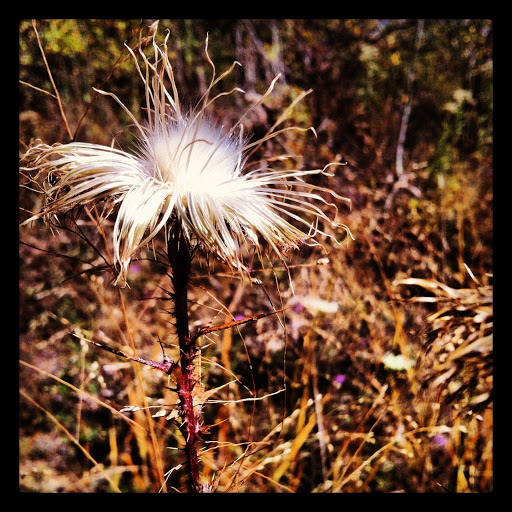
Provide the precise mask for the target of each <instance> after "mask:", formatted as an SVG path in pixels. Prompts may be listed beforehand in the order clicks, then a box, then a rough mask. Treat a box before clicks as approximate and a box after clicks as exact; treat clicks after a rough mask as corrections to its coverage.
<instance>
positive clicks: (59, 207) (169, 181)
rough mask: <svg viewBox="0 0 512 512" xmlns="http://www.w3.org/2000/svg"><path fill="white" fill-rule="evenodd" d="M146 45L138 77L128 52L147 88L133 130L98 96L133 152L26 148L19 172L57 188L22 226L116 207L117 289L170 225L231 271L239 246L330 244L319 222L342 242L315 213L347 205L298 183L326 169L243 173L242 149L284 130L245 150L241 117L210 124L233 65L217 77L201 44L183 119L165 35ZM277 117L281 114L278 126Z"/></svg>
mask: <svg viewBox="0 0 512 512" xmlns="http://www.w3.org/2000/svg"><path fill="white" fill-rule="evenodd" d="M155 37H156V34H155V35H153V47H154V49H155V56H154V61H152V62H150V61H149V59H148V58H147V56H146V55H145V54H144V53H143V51H142V50H141V49H139V53H140V56H141V57H142V60H143V63H144V68H143V69H141V68H140V67H139V64H138V60H137V58H136V55H135V53H134V52H133V51H132V50H131V49H129V50H130V52H131V53H132V55H133V57H134V60H135V63H136V66H137V70H138V72H139V75H140V77H141V78H142V80H143V81H144V83H145V86H146V109H147V112H148V117H147V120H146V122H145V123H139V122H138V120H137V119H135V117H134V116H133V115H132V114H131V112H130V111H129V110H128V109H127V108H126V107H125V106H124V104H123V103H122V102H121V101H120V100H119V99H118V98H117V97H116V96H115V95H113V94H112V93H106V92H104V91H99V92H100V93H102V94H105V95H109V96H112V97H113V98H114V99H115V100H116V101H118V103H119V104H120V105H121V106H122V108H123V109H125V111H126V112H127V113H128V114H129V115H130V117H131V119H132V120H133V122H134V124H135V126H136V127H137V129H138V144H137V147H136V150H135V151H134V152H133V153H128V152H125V151H121V150H118V149H114V148H111V147H106V146H100V145H97V144H87V143H77V142H73V143H70V144H63V145H55V146H51V147H50V146H46V145H44V144H40V145H37V146H34V147H32V148H30V149H29V151H28V152H27V154H26V155H25V158H26V160H27V161H28V162H30V163H29V167H25V168H24V169H36V170H38V171H39V172H40V173H48V174H50V173H51V174H52V175H53V176H54V178H55V177H56V178H57V181H56V183H55V184H54V185H52V186H50V187H49V188H48V190H47V191H46V203H45V207H44V208H43V209H42V210H41V211H40V212H39V213H37V214H35V215H34V216H33V217H31V218H30V219H29V220H28V221H30V220H33V219H34V218H38V217H41V216H45V217H48V216H50V215H54V214H56V213H58V212H62V211H67V210H70V209H72V208H74V207H77V206H80V205H86V204H96V203H97V202H99V201H102V200H105V199H109V200H110V201H112V202H113V203H115V204H118V205H119V209H118V212H117V218H116V222H115V225H114V232H113V245H114V265H115V267H116V268H117V270H118V276H117V278H116V281H115V283H116V284H117V283H120V284H121V285H125V284H126V279H127V276H128V268H129V264H130V261H131V258H132V257H133V256H134V253H135V252H136V251H137V250H138V249H139V248H140V247H141V246H143V245H145V244H147V242H149V241H150V240H151V239H152V238H153V237H154V236H155V235H156V234H157V233H158V232H159V231H160V230H162V228H163V227H164V226H165V225H166V223H167V222H168V221H169V220H170V219H171V218H173V219H175V220H177V221H179V222H180V223H181V226H182V229H183V230H184V232H185V234H186V236H187V237H188V239H189V240H190V241H191V242H194V243H198V244H199V245H200V246H201V247H202V248H203V249H204V250H205V251H206V252H208V253H211V254H213V255H215V256H216V257H217V258H219V259H221V260H222V261H224V262H226V263H227V264H228V265H230V266H231V267H233V268H234V269H237V270H244V269H245V270H247V265H246V262H245V261H244V258H243V253H244V249H245V248H250V247H253V248H255V249H256V251H257V252H258V253H259V254H262V253H263V252H264V251H265V250H268V251H269V252H274V253H275V254H276V255H277V256H278V257H279V258H280V259H283V258H284V255H285V252H286V251H287V250H288V249H289V248H298V247H299V246H300V245H301V244H302V243H304V242H306V243H311V244H316V243H317V242H316V240H315V239H314V237H315V235H316V234H317V233H322V234H324V235H327V236H330V237H331V238H333V239H334V240H336V239H335V237H334V236H333V235H330V234H327V233H324V232H323V231H320V230H319V228H318V226H319V223H320V221H324V222H327V223H330V224H331V225H332V226H335V227H343V228H344V229H346V230H347V232H348V233H349V234H350V232H349V231H348V228H346V226H340V225H337V224H335V223H334V221H333V220H331V219H329V218H328V217H327V216H326V214H325V213H324V212H323V210H322V209H321V206H322V204H324V205H325V204H329V205H331V206H333V207H334V208H336V207H335V206H334V205H333V204H331V203H327V202H326V200H325V199H324V195H325V194H330V195H331V196H333V197H335V198H337V199H341V200H345V201H348V200H346V199H344V198H341V197H340V196H338V195H337V194H335V193H334V192H332V191H329V190H325V189H323V188H320V187H316V186H312V185H307V184H306V183H305V182H304V181H303V178H304V177H305V176H307V175H310V174H326V168H324V169H315V170H307V171H303V170H274V169H269V168H266V167H264V168H254V169H253V170H249V169H248V168H249V165H250V164H249V165H246V157H247V155H248V154H249V151H250V150H254V148H256V147H257V146H258V145H261V143H262V142H264V141H265V140H268V139H269V138H271V137H274V136H276V135H278V134H279V133H281V132H282V131H284V130H287V129H289V128H284V129H281V130H276V127H277V124H276V125H275V126H274V127H273V128H272V130H271V131H270V132H269V133H268V134H267V135H266V136H265V137H264V138H263V139H262V140H260V141H256V142H252V143H250V144H249V143H247V141H246V140H245V139H244V138H243V137H242V132H241V122H240V121H241V119H242V118H243V117H244V116H245V115H246V114H244V116H242V118H241V119H240V121H239V122H238V123H237V124H236V125H235V126H234V127H232V128H231V129H228V128H226V127H224V126H221V125H218V124H216V123H215V122H213V121H212V120H211V118H210V117H209V115H208V114H207V110H208V109H209V108H210V107H211V105H212V104H213V103H214V101H215V100H216V99H217V98H218V97H219V96H220V95H224V94H229V93H221V94H220V95H218V96H216V97H214V98H213V99H210V94H211V91H212V89H213V87H214V86H215V85H216V84H217V83H218V82H219V80H220V79H221V78H223V77H224V76H226V75H227V74H228V73H229V72H231V70H232V69H233V68H234V65H235V64H234V65H233V66H232V67H231V68H230V69H229V70H228V71H226V72H225V73H223V74H222V75H221V76H220V77H218V78H216V77H215V67H214V66H213V63H212V62H211V60H210V58H209V56H208V51H207V48H208V40H207V45H206V57H207V60H208V62H209V63H210V64H211V65H212V68H213V78H212V81H211V84H210V87H209V88H208V90H207V92H206V94H205V96H204V97H203V98H202V99H201V101H200V103H199V104H198V106H197V107H196V108H195V109H194V110H192V111H190V112H187V113H184V112H183V111H182V109H181V107H180V103H179V97H178V92H177V89H176V84H175V82H174V75H173V70H172V67H171V65H170V63H169V60H168V57H167V46H166V43H167V37H168V35H167V37H166V38H165V41H164V44H163V46H162V47H160V46H158V45H157V44H156V39H155ZM166 82H167V85H166ZM274 83H275V80H274V81H273V82H272V84H271V86H270V87H269V90H268V91H267V93H266V94H265V95H264V96H263V99H264V98H265V97H266V96H267V95H268V94H269V93H270V91H271V90H272V87H273V85H274ZM237 90H239V89H234V90H233V91H230V92H234V91H237ZM285 117H286V116H281V118H280V122H282V121H283V120H284V118H285ZM327 167H328V166H327ZM291 220H293V221H295V222H294V224H292V223H291ZM28 221H26V222H28ZM297 224H299V225H302V226H303V229H300V228H299V227H297ZM262 244H263V245H262Z"/></svg>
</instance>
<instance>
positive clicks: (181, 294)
mask: <svg viewBox="0 0 512 512" xmlns="http://www.w3.org/2000/svg"><path fill="white" fill-rule="evenodd" d="M168 256H169V263H170V264H171V269H172V283H173V288H174V317H175V319H176V330H177V334H178V341H179V346H180V368H181V376H180V379H179V382H178V389H179V396H180V401H181V407H182V410H183V426H182V433H183V435H184V437H185V451H186V454H187V462H188V477H189V488H190V490H191V491H192V492H199V489H200V488H199V458H198V453H197V440H198V432H199V430H200V428H199V424H198V413H196V411H195V409H194V394H193V391H194V386H195V384H196V382H195V372H194V366H195V364H194V359H195V357H196V346H195V341H196V339H191V338H190V332H189V326H188V303H187V286H188V281H189V278H190V267H191V261H192V255H191V249H190V245H189V243H188V240H187V239H186V238H185V236H184V234H183V231H182V229H181V226H180V224H179V223H178V222H174V223H173V224H172V225H171V226H170V234H169V244H168Z"/></svg>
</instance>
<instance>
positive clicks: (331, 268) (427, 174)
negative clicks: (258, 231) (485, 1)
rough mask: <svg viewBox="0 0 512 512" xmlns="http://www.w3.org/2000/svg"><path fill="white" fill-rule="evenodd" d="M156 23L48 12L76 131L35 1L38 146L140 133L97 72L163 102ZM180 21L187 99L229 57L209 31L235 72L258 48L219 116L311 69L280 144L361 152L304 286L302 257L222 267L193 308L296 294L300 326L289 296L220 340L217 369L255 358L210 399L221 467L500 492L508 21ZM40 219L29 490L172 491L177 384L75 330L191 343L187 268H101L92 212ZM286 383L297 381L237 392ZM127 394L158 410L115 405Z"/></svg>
mask: <svg viewBox="0 0 512 512" xmlns="http://www.w3.org/2000/svg"><path fill="white" fill-rule="evenodd" d="M153 21H154V20H107V19H99V20H85V19H80V20H75V19H65V20H62V19H53V20H37V21H36V27H37V32H38V35H39V38H40V44H41V46H42V48H43V50H44V55H45V57H46V60H47V64H48V68H49V69H50V70H51V74H52V77H53V81H54V83H55V86H56V88H57V90H58V93H59V96H60V98H61V101H62V107H63V111H64V114H65V117H66V120H67V123H68V126H69V130H68V128H67V127H66V123H65V122H64V119H63V115H62V113H61V112H60V109H59V105H58V102H57V101H56V98H55V90H54V88H53V85H52V83H51V80H50V77H49V74H48V71H47V67H46V64H45V61H44V60H43V58H42V54H41V50H40V48H39V45H38V39H37V34H36V32H35V30H34V26H33V23H32V21H31V20H21V21H20V25H19V61H20V65H19V79H20V95H19V102H20V103H19V104H20V110H19V116H20V117H19V129H20V156H21V155H22V154H23V153H24V151H25V150H26V148H27V147H28V146H29V144H30V142H31V141H32V140H34V139H40V140H42V141H43V142H44V143H47V144H53V143H56V142H68V141H69V140H70V138H71V137H73V138H74V139H75V140H78V141H86V142H94V143H101V144H107V145H110V144H111V143H112V141H113V140H114V141H115V143H116V144H120V145H121V146H122V147H129V145H130V143H131V142H133V138H132V135H131V134H130V132H129V130H126V126H127V125H129V124H130V120H129V118H128V117H127V116H126V114H125V113H124V112H123V111H122V110H121V109H120V108H119V106H118V105H117V104H116V103H115V102H114V101H113V100H112V99H111V98H108V97H105V96H98V95H97V94H96V93H95V91H94V90H93V87H96V88H99V89H103V90H107V91H111V92H113V93H115V94H116V95H117V96H118V97H119V98H120V99H121V100H122V101H123V102H124V103H125V105H126V106H128V108H130V109H131V110H132V112H134V113H135V115H136V116H137V117H142V116H144V111H143V107H144V105H143V103H141V101H142V99H143V98H144V95H143V86H142V83H141V80H140V77H139V75H138V73H137V72H136V71H135V68H134V65H133V60H132V58H131V57H130V55H129V52H128V50H127V49H126V47H124V46H123V43H126V44H127V45H129V46H132V47H134V45H136V43H137V41H138V38H139V34H140V31H141V30H142V36H144V35H146V34H147V30H148V27H149V26H150V25H151V24H152V23H153ZM164 29H168V30H169V33H170V36H169V50H170V58H171V63H172V65H173V68H174V71H175V78H176V82H177V86H178V89H179V91H180V95H181V97H182V99H183V100H184V102H185V103H186V104H190V105H193V104H194V103H195V101H197V99H198V98H200V96H201V94H202V93H203V92H204V91H205V90H206V87H207V85H208V83H209V80H210V77H211V68H210V66H209V64H208V63H207V61H206V60H205V56H204V44H205V39H206V34H207V33H208V34H209V54H210V56H211V58H212V60H213V62H214V63H215V66H216V69H217V72H218V73H220V72H222V71H223V70H225V69H227V68H228V67H229V66H230V65H231V63H232V62H233V60H238V61H239V62H240V63H241V64H242V67H239V68H237V69H236V71H235V72H234V73H233V74H232V75H230V76H229V77H228V78H227V79H226V80H225V81H224V82H223V86H222V90H230V89H231V88H232V87H234V86H235V85H236V86H239V87H241V88H242V89H243V90H244V91H245V94H239V95H230V96H227V97H223V98H222V100H221V101H219V103H218V108H217V109H216V110H215V113H214V115H216V116H218V118H219V120H224V121H225V122H230V121H232V120H236V119H237V117H239V116H240V115H241V114H242V113H243V112H244V111H245V109H246V108H247V105H250V104H251V101H254V98H258V95H259V94H263V93H264V92H265V91H266V89H267V87H268V85H269V83H270V82H271V80H272V79H273V78H274V77H275V76H276V75H277V74H278V73H281V78H280V79H279V81H278V82H277V84H276V88H275V90H274V92H273V93H272V95H271V96H270V97H269V99H268V101H267V102H266V103H265V105H264V107H262V108H259V109H255V110H254V111H253V115H252V116H251V117H250V118H248V119H247V123H246V124H247V126H246V128H247V129H248V130H249V131H250V133H253V134H254V136H255V137H258V136H262V135H263V134H264V133H265V132H266V130H268V128H269V127H270V126H272V124H273V123H274V122H275V120H276V119H277V117H278V116H279V114H280V112H281V111H282V110H283V108H286V106H287V105H289V104H290V103H291V102H292V101H293V99H294V98H295V97H297V95H298V94H299V93H300V91H302V90H309V89H310V88H312V89H313V92H312V94H310V95H308V96H307V97H306V99H305V100H304V101H303V102H302V103H301V104H299V105H298V106H297V108H296V109H295V110H294V112H293V114H292V115H291V119H290V123H293V124H296V125H299V126H303V127H308V126H312V127H314V128H315V130H316V132H317V135H318V136H317V137H316V138H315V137H314V136H313V135H312V134H309V135H306V136H303V135H301V136H300V137H299V136H298V135H297V134H296V133H295V134H293V135H292V134H289V135H288V136H284V137H283V138H282V139H281V140H279V141H278V140H273V141H272V143H271V144H269V145H267V147H266V148H264V150H263V151H264V152H267V153H268V154H269V155H272V154H279V153H284V152H292V153H295V154H297V155H301V161H300V165H301V166H303V167H305V168H314V167H323V166H324V165H326V164H327V163H328V162H333V161H334V162H335V161H342V159H346V160H347V161H348V162H349V165H348V166H346V167H339V168H337V170H336V172H335V175H334V176H333V177H332V178H327V177H326V178H325V180H324V181H323V182H322V183H321V184H322V185H325V186H327V187H330V188H332V189H333V190H334V191H335V192H337V193H339V194H341V195H343V196H345V197H349V198H350V199H351V201H352V209H351V210H350V211H349V210H348V209H345V208H344V207H343V206H340V214H339V215H340V217H339V218H340V220H341V222H344V223H346V224H347V225H348V226H349V227H350V229H351V231H352V233H353V234H354V237H355V241H347V242H344V243H343V245H342V247H341V248H336V247H330V246H329V244H328V243H327V248H328V249H329V254H328V255H327V257H328V260H329V261H328V262H325V261H324V260H323V258H325V257H326V254H325V253H324V252H322V251H321V250H317V249H312V248H306V249H305V250H303V251H301V252H300V253H298V254H294V255H292V257H291V259H290V264H291V265H294V267H293V268H292V277H293V282H294V288H295V296H292V295H291V293H290V291H289V285H288V281H287V277H286V273H284V272H279V271H276V276H277V277H278V280H279V284H278V285H276V277H275V276H274V275H273V274H272V273H269V272H266V273H265V272H262V273H261V276H258V277H261V281H262V283H263V286H262V287H259V286H249V285H248V284H247V283H241V282H240V281H239V280H238V279H237V278H236V277H233V276H230V275H227V274H225V273H223V268H222V266H221V265H215V268H214V270H213V271H212V274H211V276H210V277H207V278H206V277H204V276H205V275H206V269H205V267H204V266H199V265H198V267H197V269H196V272H195V277H194V282H193V285H194V286H193V287H192V292H191V295H192V300H193V306H192V307H191V311H192V322H193V324H194V325H196V326H198V325H204V324H206V323H208V322H210V321H213V323H222V321H226V320H228V319H229V318H231V317H241V316H250V315H253V314H256V313H260V312H264V311H269V310H271V309H272V304H274V305H276V306H277V305H279V304H280V301H281V300H282V301H283V303H284V305H286V306H290V309H289V310H288V311H287V312H286V319H285V327H286V328H285V329H284V328H283V326H281V325H280V322H279V321H278V319H277V318H276V317H275V316H273V317H268V318H266V319H262V320H260V321H258V322H255V323H249V324H246V325H245V326H243V327H241V328H240V331H239V332H237V331H235V330H233V331H228V330H226V331H221V332H219V333H217V335H214V336H212V337H211V338H210V339H208V340H206V339H205V340H203V341H202V343H203V345H207V346H206V347H205V348H204V351H203V365H202V366H203V368H202V371H203V382H204V384H205V386H206V388H207V389H213V388H215V387H218V386H220V385H222V384H224V383H228V382H229V381H231V380H233V379H234V378H235V377H236V379H237V381H236V382H234V383H232V384H229V385H227V386H225V387H224V388H222V389H220V390H219V391H218V393H217V394H216V395H214V396H213V397H212V398H215V400H217V401H218V402H214V403H213V402H212V403H210V404H207V405H206V406H205V408H204V411H203V416H204V424H205V426H206V425H208V426H210V428H209V429H208V430H205V432H204V437H203V439H204V444H203V448H204V454H203V457H202V473H203V475H204V478H205V479H208V481H212V482H213V485H214V488H215V489H216V490H217V491H235V492H331V491H335V492H372V491H380V492H489V491H491V490H492V488H493V474H492V467H493V458H492V453H493V452H492V446H493V445H492V443H493V436H492V432H493V415H492V272H493V267H492V262H493V253H492V242H493V216H492V215H493V210H492V203H493V195H492V178H493V177H492V174H493V162H492V141H493V132H492V129H493V118H492V116H493V54H492V51H493V27H492V22H491V21H490V20H473V19H471V20H455V19H454V20H424V21H418V20H373V19H372V20H370V19H364V20H339V19H329V20H323V19H310V20H300V19H293V20H282V19H277V20H234V19H230V20H161V21H160V25H159V30H160V32H161V34H163V31H164ZM162 37H163V36H162ZM70 136H71V137H70ZM397 150H398V151H397ZM322 179H323V178H322ZM21 184H22V187H21V188H20V206H21V213H20V218H21V220H24V219H25V218H26V217H27V215H28V214H27V211H33V210H35V209H37V208H38V206H39V205H40V204H41V203H40V202H41V197H40V194H38V193H36V192H34V191H33V190H32V189H33V188H34V187H33V185H32V184H31V183H30V182H29V181H28V180H27V177H26V176H24V175H22V176H21ZM72 231H75V232H77V231H78V233H79V234H80V235H82V237H81V238H80V237H79V236H76V233H73V232H72ZM20 240H21V244H20V329H19V330H20V360H21V363H20V393H21V395H20V409H19V413H20V422H19V425H20V445H19V453H20V489H21V490H22V491H26V492H112V491H116V490H121V491H123V492H127V491H132V492H155V491H158V490H159V489H160V488H161V486H162V479H163V477H164V475H165V477H166V478H167V485H166V486H165V487H164V490H167V491H173V490H176V489H177V490H185V489H186V484H185V482H184V472H183V469H182V468H180V467H179V464H182V463H183V462H184V459H183V454H182V452H181V451H180V449H179V448H180V447H181V444H180V443H181V442H182V441H181V439H180V435H179V432H177V429H176V426H175V424H174V420H173V419H172V404H173V403H175V402H176V395H175V394H173V392H172V391H171V390H170V389H168V388H167V387H166V386H168V387H172V383H168V382H166V381H165V379H164V378H163V376H161V374H159V373H157V372H156V371H154V370H151V369H150V368H148V367H138V368H137V367H136V366H135V365H134V364H132V363H131V362H129V361H128V360H125V359H121V358H118V357H116V356H114V355H113V354H110V353H107V352H103V351H101V350H100V349H96V348H93V347H88V346H87V344H84V343H83V342H82V343H80V341H79V340H78V339H77V338H76V337H74V336H72V335H71V334H70V332H74V333H75V334H78V335H80V336H83V337H85V338H88V339H95V340H97V341H100V342H103V343H107V344H110V345H112V346H115V347H118V348H122V349H126V348H129V347H130V342H129V339H130V337H132V339H133V341H134V344H135V346H136V347H137V351H138V353H139V355H142V356H143V357H151V358H153V359H158V358H159V357H161V348H160V346H159V344H158V342H157V340H158V339H159V338H160V339H161V340H162V342H163V343H164V344H165V345H166V346H167V347H168V348H167V349H166V350H167V351H168V353H169V355H170V356H171V357H174V358H176V357H177V354H176V351H175V347H174V345H173V344H174V337H173V336H174V335H173V327H172V318H171V316H170V314H169V310H170V308H171V306H170V303H169V302H168V301H166V299H168V298H169V296H168V294H166V293H165V292H163V291H162V288H163V289H164V290H165V289H166V286H167V287H168V286H169V280H168V276H167V275H166V272H167V268H166V267H165V265H163V264H162V263H161V262H159V261H158V257H157V258H156V261H155V260H154V259H153V252H152V251H151V250H148V253H147V255H145V254H141V255H140V257H141V259H140V260H139V261H137V262H136V263H135V264H134V265H132V271H131V280H130V288H129V289H125V290H123V291H122V293H120V292H119V291H118V290H117V289H115V288H113V287H112V286H111V284H110V280H111V276H110V275H109V274H108V273H105V272H101V271H99V270H97V269H96V270H95V267H96V266H99V265H101V263H102V262H103V260H102V257H107V256H106V255H107V249H108V246H106V247H105V246H103V245H102V237H101V233H98V231H97V229H96V226H95V224H94V222H93V221H92V218H89V217H87V215H84V216H83V217H82V218H81V220H79V221H77V223H76V224H74V225H72V224H69V225H66V226H63V228H62V229H61V230H59V233H58V234H57V233H56V234H55V236H49V232H48V230H47V229H46V228H45V227H44V226H43V225H42V222H37V223H34V224H33V225H32V226H30V227H23V228H22V229H21V230H20ZM89 242H90V243H89ZM93 246H94V247H93ZM157 253H158V247H157ZM145 256H147V258H146V257H145ZM319 260H320V263H321V264H317V262H318V261H319ZM270 301H272V303H271V302H270ZM219 304H222V305H224V306H225V307H226V308H227V311H229V315H231V317H230V316H229V315H228V314H227V313H226V311H225V310H221V307H220V306H219ZM219 310H221V313H219ZM285 341H286V343H285ZM123 347H124V348H123ZM285 349H286V350H285ZM126 351H129V350H126ZM173 351H174V352H173ZM285 382H286V390H287V391H286V393H283V392H281V393H278V394H276V395H273V396H268V397H267V398H264V399H261V400H258V401H240V400H241V399H245V398H247V397H249V396H250V392H249V390H253V389H255V390H256V392H257V395H258V396H259V397H262V396H266V395H271V394H272V393H276V392H279V391H280V390H282V389H283V387H284V383H285ZM70 385H71V386H74V387H71V386H70ZM128 405H136V406H138V407H143V406H151V407H152V408H151V409H148V411H150V413H149V414H148V413H145V412H144V410H136V411H132V412H125V413H119V412H118V411H120V410H121V409H122V408H123V407H125V406H128Z"/></svg>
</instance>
